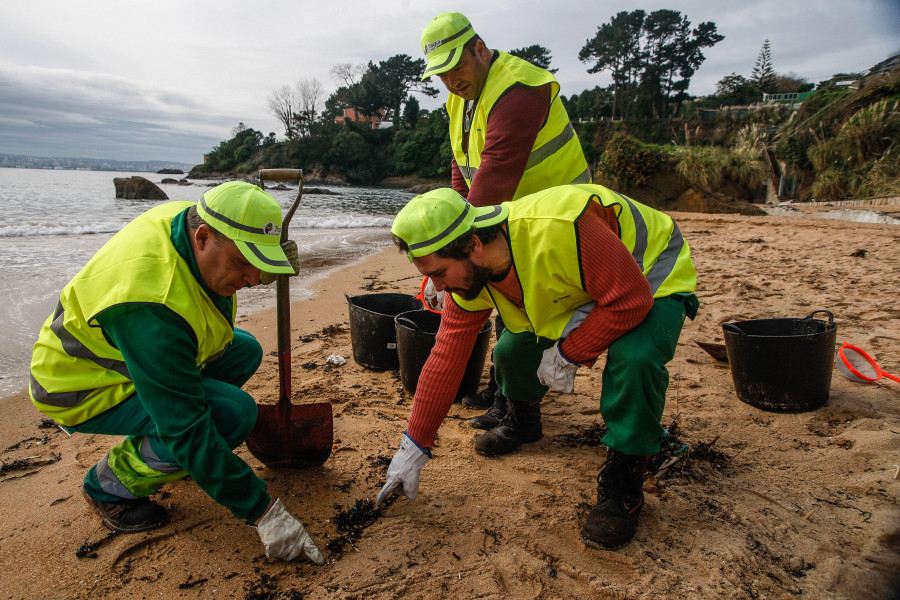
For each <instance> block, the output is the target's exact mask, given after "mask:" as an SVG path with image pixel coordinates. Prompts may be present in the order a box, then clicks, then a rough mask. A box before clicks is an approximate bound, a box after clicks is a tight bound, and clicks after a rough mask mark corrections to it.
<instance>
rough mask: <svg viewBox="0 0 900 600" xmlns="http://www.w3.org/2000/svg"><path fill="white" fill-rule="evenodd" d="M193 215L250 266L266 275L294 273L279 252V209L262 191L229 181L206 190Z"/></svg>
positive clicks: (238, 182)
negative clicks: (227, 242) (229, 245)
mask: <svg viewBox="0 0 900 600" xmlns="http://www.w3.org/2000/svg"><path fill="white" fill-rule="evenodd" d="M197 213H198V214H199V215H200V218H202V219H203V220H204V221H205V222H206V223H207V224H208V225H210V226H211V227H212V228H214V229H215V230H217V231H219V232H220V233H222V234H224V235H225V237H227V238H229V239H230V240H232V241H233V242H234V243H235V245H236V246H237V247H238V249H239V250H240V251H241V254H243V255H244V258H246V259H247V260H248V261H250V264H252V265H253V266H254V267H256V268H258V269H259V270H261V271H265V272H266V273H274V274H281V273H284V274H287V275H293V274H294V267H292V266H291V263H290V261H289V260H288V259H287V256H285V254H284V250H282V249H281V222H282V221H281V206H280V205H279V204H278V201H277V200H276V199H275V198H273V197H272V196H271V195H270V194H267V193H266V192H265V191H263V190H262V188H260V187H258V186H255V185H253V184H252V183H246V182H244V181H229V182H227V183H223V184H222V185H217V186H216V187H214V188H212V189H210V190H209V191H207V192H206V193H205V194H203V196H201V198H200V201H199V202H198V203H197Z"/></svg>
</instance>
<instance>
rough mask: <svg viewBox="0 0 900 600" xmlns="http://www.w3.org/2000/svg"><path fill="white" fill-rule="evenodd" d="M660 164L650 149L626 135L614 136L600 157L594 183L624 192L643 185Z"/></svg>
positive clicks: (659, 158)
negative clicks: (601, 183) (596, 180)
mask: <svg viewBox="0 0 900 600" xmlns="http://www.w3.org/2000/svg"><path fill="white" fill-rule="evenodd" d="M661 162H662V157H661V156H660V155H659V153H657V152H655V151H654V150H653V149H652V148H650V147H648V146H646V145H644V144H641V143H640V142H639V141H638V140H637V139H635V138H633V137H631V136H630V135H626V134H623V133H616V134H615V135H613V136H612V138H611V139H610V140H609V143H607V145H606V151H605V152H604V153H603V154H602V155H601V157H600V164H599V168H598V171H599V173H597V179H598V183H600V182H603V183H604V184H609V186H610V187H614V188H616V189H620V190H623V191H625V190H627V189H628V188H630V187H632V186H636V185H641V184H643V183H645V182H646V181H647V177H648V176H649V175H651V174H653V173H655V172H656V170H657V167H659V165H660V163H661Z"/></svg>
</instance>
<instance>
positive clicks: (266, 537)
mask: <svg viewBox="0 0 900 600" xmlns="http://www.w3.org/2000/svg"><path fill="white" fill-rule="evenodd" d="M256 531H257V532H258V533H259V539H261V540H262V543H263V545H264V546H265V547H266V556H268V557H269V558H282V559H284V560H294V559H295V558H297V557H298V556H300V554H301V553H302V554H305V555H306V556H308V557H309V559H310V560H311V561H313V562H314V563H316V564H317V565H323V564H325V557H324V556H322V553H321V552H320V551H319V548H318V546H316V543H315V542H314V541H313V540H312V538H311V537H309V534H308V533H306V530H305V529H304V528H303V524H302V523H300V521H298V520H297V519H296V518H295V517H294V516H293V515H291V514H290V513H289V512H288V511H286V510H285V509H284V505H282V504H281V500H280V499H278V500H275V503H274V504H273V505H272V506H271V507H270V508H269V510H267V511H266V514H264V515H263V518H262V519H260V520H259V523H258V524H257V525H256Z"/></svg>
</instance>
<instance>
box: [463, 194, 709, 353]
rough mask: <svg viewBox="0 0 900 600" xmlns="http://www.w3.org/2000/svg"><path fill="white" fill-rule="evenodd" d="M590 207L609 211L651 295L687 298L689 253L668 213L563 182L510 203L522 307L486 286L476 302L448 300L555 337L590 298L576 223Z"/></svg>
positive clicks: (516, 329)
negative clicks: (492, 312) (495, 312)
mask: <svg viewBox="0 0 900 600" xmlns="http://www.w3.org/2000/svg"><path fill="white" fill-rule="evenodd" d="M590 202H597V203H598V204H601V205H602V206H606V207H613V208H614V210H615V211H616V214H617V215H618V222H619V236H620V238H621V240H622V242H623V243H624V244H625V246H626V247H627V248H628V250H629V251H630V252H631V255H632V256H633V257H634V260H635V262H637V264H638V266H639V267H640V269H641V271H642V272H643V273H644V276H645V277H646V278H647V280H648V281H649V282H650V291H651V293H652V294H653V297H654V298H663V297H666V296H670V295H672V294H676V293H692V292H693V291H694V290H695V289H696V287H697V272H696V270H695V269H694V263H693V261H692V260H691V250H690V247H689V246H688V243H687V241H686V240H685V239H684V238H683V237H682V235H681V231H680V230H679V229H678V225H676V224H675V222H674V221H673V220H672V218H671V217H669V216H668V215H667V214H665V213H663V212H660V211H658V210H654V209H652V208H650V207H649V206H645V205H643V204H640V203H639V202H635V201H634V200H632V199H630V198H626V197H625V196H623V195H621V194H619V193H617V192H614V191H612V190H609V189H607V188H605V187H603V186H600V185H566V186H559V187H556V188H550V189H548V190H544V191H542V192H538V193H537V194H532V195H530V196H526V197H524V198H521V199H519V200H517V201H515V202H509V203H507V206H508V207H509V217H508V219H507V225H508V227H509V239H510V245H511V251H512V260H513V265H514V266H515V269H516V275H517V276H518V279H519V282H520V284H521V286H522V293H523V296H522V297H523V302H522V303H523V304H524V309H523V308H519V307H518V306H516V305H515V304H513V303H512V302H510V301H509V300H508V299H506V298H505V297H504V296H503V295H502V294H501V293H499V292H498V291H497V290H496V289H495V288H494V287H493V286H492V285H491V284H490V283H488V284H487V285H486V286H485V288H484V289H483V290H482V291H481V293H480V294H479V295H478V297H477V298H475V299H474V300H470V301H467V300H464V299H462V298H461V297H459V296H457V295H456V294H454V295H453V299H454V300H455V301H456V303H457V304H458V305H459V306H460V307H462V308H463V309H465V310H468V311H478V310H485V309H488V308H496V309H497V310H498V311H499V312H500V316H501V317H503V323H504V325H505V326H506V327H507V328H508V329H509V330H510V331H512V332H513V333H521V332H525V331H531V332H534V333H535V334H537V335H539V336H541V337H545V338H550V339H559V337H560V336H561V334H562V331H563V328H564V327H565V326H566V323H568V321H569V319H570V318H571V316H572V314H573V313H574V312H575V309H576V308H578V307H579V306H582V305H584V304H587V303H589V302H591V301H593V299H592V298H591V297H590V295H589V294H588V293H587V291H585V284H584V277H583V273H582V269H581V261H580V254H579V250H578V236H577V231H578V220H579V219H580V218H581V215H583V214H584V212H585V211H586V210H587V208H588V205H589V203H590Z"/></svg>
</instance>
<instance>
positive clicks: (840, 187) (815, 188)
mask: <svg viewBox="0 0 900 600" xmlns="http://www.w3.org/2000/svg"><path fill="white" fill-rule="evenodd" d="M848 192H849V186H848V182H847V176H846V175H845V173H844V172H843V171H841V170H839V169H835V168H831V169H827V170H825V171H822V172H821V173H819V175H818V176H817V177H816V180H815V181H813V184H812V197H813V199H814V200H843V199H844V198H846V197H847V194H848Z"/></svg>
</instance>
